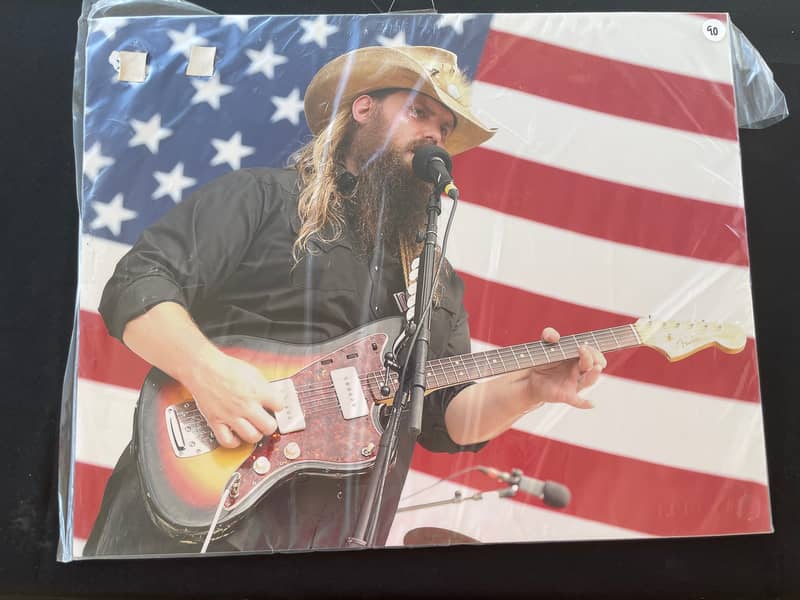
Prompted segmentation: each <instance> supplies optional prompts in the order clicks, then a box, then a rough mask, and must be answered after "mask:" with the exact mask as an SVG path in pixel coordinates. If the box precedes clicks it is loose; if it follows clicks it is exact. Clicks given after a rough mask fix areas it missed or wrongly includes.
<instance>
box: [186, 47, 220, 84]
mask: <svg viewBox="0 0 800 600" xmlns="http://www.w3.org/2000/svg"><path fill="white" fill-rule="evenodd" d="M216 53H217V49H216V48H215V47H214V46H192V50H191V53H190V54H189V64H188V65H187V67H186V74H187V75H189V76H193V77H211V76H212V75H213V74H214V57H215V55H216Z"/></svg>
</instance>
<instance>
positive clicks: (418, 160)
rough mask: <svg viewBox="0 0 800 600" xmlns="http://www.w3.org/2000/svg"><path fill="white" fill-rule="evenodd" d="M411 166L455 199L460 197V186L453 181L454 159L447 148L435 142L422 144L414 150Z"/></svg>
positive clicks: (415, 172) (424, 178) (417, 173)
mask: <svg viewBox="0 0 800 600" xmlns="http://www.w3.org/2000/svg"><path fill="white" fill-rule="evenodd" d="M411 167H412V168H413V169H414V174H415V175H416V176H417V177H419V178H420V179H422V180H423V181H429V182H431V183H433V184H435V185H436V188H437V189H439V190H442V191H443V192H444V193H445V194H447V195H448V196H450V197H451V198H452V199H453V200H457V199H458V188H457V187H456V186H455V184H454V183H453V176H452V175H450V171H451V170H452V169H453V161H452V160H451V159H450V155H449V154H448V153H447V150H445V149H444V148H441V147H439V146H435V145H433V144H428V145H426V146H420V147H419V148H417V149H416V150H415V151H414V160H413V161H412V162H411Z"/></svg>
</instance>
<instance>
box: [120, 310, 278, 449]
mask: <svg viewBox="0 0 800 600" xmlns="http://www.w3.org/2000/svg"><path fill="white" fill-rule="evenodd" d="M123 341H124V342H125V344H126V345H127V346H128V348H130V349H131V350H133V351H134V352H136V354H138V355H139V356H141V357H142V358H143V359H145V360H146V361H147V362H149V363H150V364H152V365H155V366H156V367H158V368H159V369H161V370H162V371H164V372H165V373H167V374H168V375H170V376H171V377H173V378H174V379H177V380H178V381H180V382H181V383H182V384H183V385H184V386H185V387H186V388H188V390H189V391H190V392H191V393H192V395H193V396H194V399H195V402H197V407H198V408H199V409H200V412H201V413H203V416H204V417H205V418H206V420H207V421H208V424H209V425H210V426H211V429H212V431H213V432H214V435H215V436H216V438H217V441H218V442H219V443H220V444H221V445H222V446H225V447H226V448H236V447H237V446H239V444H241V442H242V441H245V442H250V443H252V444H255V443H256V442H258V441H259V440H260V439H261V438H262V437H263V436H265V435H270V434H271V433H273V432H274V431H275V429H277V423H276V422H275V418H274V417H273V416H272V415H271V414H270V413H269V412H267V411H268V410H273V411H278V410H281V409H282V408H283V407H282V406H279V405H278V402H277V401H276V400H275V399H273V398H271V397H270V393H269V385H268V383H269V382H268V381H267V380H266V379H265V378H264V376H263V375H262V374H261V371H259V370H258V369H257V368H256V367H254V366H253V365H251V364H250V363H247V362H245V361H243V360H239V359H238V358H234V357H232V356H228V355H227V354H225V353H224V352H222V351H221V350H220V349H219V348H217V347H216V346H215V345H214V344H212V343H211V342H210V341H209V340H208V338H206V336H205V335H203V333H202V332H201V331H200V329H199V328H198V327H197V325H196V324H195V323H194V321H192V318H191V316H190V315H189V313H188V312H186V309H185V308H184V307H183V306H181V305H180V304H178V303H176V302H162V303H160V304H156V305H155V306H153V307H152V308H151V309H150V310H148V311H147V312H146V313H144V314H143V315H140V316H138V317H137V318H135V319H133V320H131V321H130V322H128V324H127V325H126V326H125V331H124V332H123Z"/></svg>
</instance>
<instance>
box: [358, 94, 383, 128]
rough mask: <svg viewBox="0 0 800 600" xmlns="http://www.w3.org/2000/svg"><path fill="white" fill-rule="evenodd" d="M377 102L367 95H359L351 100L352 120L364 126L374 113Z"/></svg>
mask: <svg viewBox="0 0 800 600" xmlns="http://www.w3.org/2000/svg"><path fill="white" fill-rule="evenodd" d="M377 104H378V101H377V100H375V98H373V97H372V96H370V95H369V94H361V95H360V96H359V97H358V98H356V99H355V100H353V107H352V111H353V119H355V121H356V123H359V124H362V125H363V124H364V123H366V122H367V120H368V119H369V117H370V116H371V115H372V113H373V112H374V111H375V107H376V106H377Z"/></svg>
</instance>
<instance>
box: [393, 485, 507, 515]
mask: <svg viewBox="0 0 800 600" xmlns="http://www.w3.org/2000/svg"><path fill="white" fill-rule="evenodd" d="M518 491H519V488H518V487H517V486H513V485H512V486H510V487H507V488H502V489H500V490H491V491H489V492H475V493H474V494H472V495H471V496H464V494H463V492H462V491H461V490H456V491H455V492H453V497H452V498H448V499H447V500H434V501H433V502H423V503H422V504H409V505H408V506H401V507H399V508H398V509H397V512H399V513H401V512H407V511H409V510H419V509H420V508H433V507H434V506H444V505H446V504H461V503H462V502H466V501H467V500H483V499H484V498H485V497H486V496H488V495H489V494H497V497H498V498H513V497H514V496H516V495H517V492H518Z"/></svg>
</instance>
